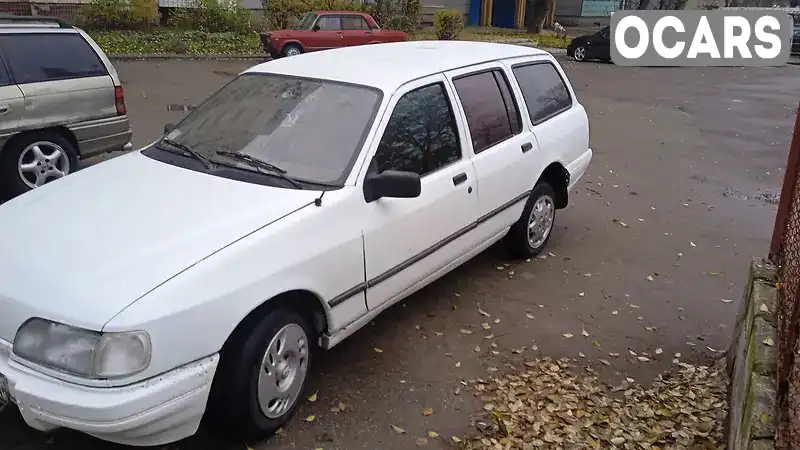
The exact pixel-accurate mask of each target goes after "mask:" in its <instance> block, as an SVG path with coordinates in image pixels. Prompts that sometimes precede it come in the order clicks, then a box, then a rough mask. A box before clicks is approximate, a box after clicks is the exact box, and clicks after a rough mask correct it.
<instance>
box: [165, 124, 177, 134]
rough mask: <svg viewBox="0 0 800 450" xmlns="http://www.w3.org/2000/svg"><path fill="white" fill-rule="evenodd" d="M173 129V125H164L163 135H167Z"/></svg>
mask: <svg viewBox="0 0 800 450" xmlns="http://www.w3.org/2000/svg"><path fill="white" fill-rule="evenodd" d="M174 129H175V124H174V123H168V124H166V125H164V134H169V133H170V132H171V131H172V130H174Z"/></svg>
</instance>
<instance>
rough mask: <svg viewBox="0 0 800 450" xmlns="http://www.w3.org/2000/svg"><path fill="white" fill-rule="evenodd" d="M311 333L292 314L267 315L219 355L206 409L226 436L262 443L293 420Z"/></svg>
mask: <svg viewBox="0 0 800 450" xmlns="http://www.w3.org/2000/svg"><path fill="white" fill-rule="evenodd" d="M315 334H316V333H315V332H314V328H313V327H312V326H311V325H310V324H309V322H308V321H307V320H306V319H305V318H304V317H302V316H301V315H299V314H297V313H296V312H294V311H291V310H286V309H279V310H276V311H273V312H270V313H269V314H267V316H266V317H264V318H263V319H262V320H261V321H260V323H258V324H256V325H255V327H253V328H252V329H251V330H250V331H249V332H248V331H242V332H239V331H237V335H235V336H234V337H233V342H230V343H228V344H227V345H226V348H225V350H223V353H222V356H221V359H220V367H219V369H218V371H217V375H216V376H215V378H214V385H213V387H212V391H211V398H210V400H209V401H210V404H209V408H210V411H209V412H211V414H212V415H213V417H214V419H216V421H217V422H218V423H219V422H221V424H224V426H225V427H226V428H227V432H229V433H232V434H233V435H235V437H238V438H243V439H262V438H265V437H268V436H269V435H271V434H273V433H274V432H275V431H276V430H278V429H279V428H280V427H282V426H284V425H285V424H286V423H287V422H288V421H289V420H291V418H292V417H293V416H294V414H295V412H296V411H297V408H298V407H299V405H300V403H301V400H302V398H303V393H304V391H305V388H306V379H307V376H308V373H309V369H310V367H311V362H312V357H313V353H314V352H315V350H316V342H315Z"/></svg>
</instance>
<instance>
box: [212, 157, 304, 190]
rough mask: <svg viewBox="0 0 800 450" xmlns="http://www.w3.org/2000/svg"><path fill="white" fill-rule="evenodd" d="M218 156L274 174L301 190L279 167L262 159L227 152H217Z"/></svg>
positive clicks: (299, 185) (298, 184)
mask: <svg viewBox="0 0 800 450" xmlns="http://www.w3.org/2000/svg"><path fill="white" fill-rule="evenodd" d="M217 154H218V155H222V156H227V157H229V158H233V159H237V160H239V161H241V162H243V163H245V164H247V165H249V166H250V167H255V168H256V169H266V170H268V171H269V173H272V174H275V175H277V176H278V177H280V178H282V179H284V180H285V181H286V182H287V183H289V184H291V185H292V186H294V187H296V188H297V189H303V185H301V184H300V183H298V182H297V180H295V179H293V178H291V177H289V176H287V175H286V171H285V170H284V169H281V168H280V167H278V166H276V165H275V164H272V163H268V162H266V161H264V160H263V159H259V158H256V157H255V156H252V155H248V154H246V153H238V152H229V151H227V150H218V151H217Z"/></svg>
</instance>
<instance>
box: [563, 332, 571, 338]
mask: <svg viewBox="0 0 800 450" xmlns="http://www.w3.org/2000/svg"><path fill="white" fill-rule="evenodd" d="M562 336H564V337H565V338H567V339H570V338H571V337H572V333H564V334H562Z"/></svg>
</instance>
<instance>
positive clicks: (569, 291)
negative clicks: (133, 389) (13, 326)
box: [0, 61, 800, 450]
mask: <svg viewBox="0 0 800 450" xmlns="http://www.w3.org/2000/svg"><path fill="white" fill-rule="evenodd" d="M249 64H251V63H247V62H241V61H239V62H208V61H205V62H204V61H196V62H192V61H182V62H177V61H175V62H124V63H118V64H117V67H118V69H119V72H120V73H121V75H122V79H123V81H124V83H125V92H126V96H127V102H128V109H129V111H130V116H131V121H132V123H133V126H134V130H135V135H134V143H135V144H137V145H143V144H146V143H148V142H150V141H152V140H153V139H155V138H156V137H157V136H158V135H159V134H160V132H161V130H162V128H163V125H164V123H165V122H168V121H175V120H177V119H178V118H179V117H180V115H181V113H178V112H168V111H167V105H168V104H174V105H184V104H194V103H197V102H199V101H200V100H202V99H203V98H204V97H205V96H206V95H208V94H209V93H210V92H212V91H213V90H214V89H215V88H217V87H219V86H220V85H222V84H223V83H225V82H226V81H227V80H229V79H230V78H231V77H232V76H234V74H236V73H237V72H239V71H240V70H242V69H244V68H245V67H246V66H248V65H249ZM565 66H566V68H567V72H568V73H569V76H570V78H571V80H572V82H573V84H574V85H575V88H576V89H577V92H578V95H579V98H580V100H581V101H582V102H583V103H584V105H585V106H586V108H587V110H588V111H589V115H590V120H591V134H592V137H591V145H592V147H593V148H594V151H595V158H594V161H593V162H592V165H591V167H590V169H589V172H588V174H587V176H586V177H585V178H584V180H582V181H581V183H580V184H579V185H578V186H577V188H576V189H575V191H574V192H572V194H571V203H572V205H571V206H570V208H568V209H567V210H564V211H560V212H559V215H558V218H557V223H556V230H555V232H554V235H553V238H552V240H551V241H550V247H549V251H550V252H551V253H549V254H545V255H544V257H542V258H540V259H536V260H534V261H530V262H524V261H522V262H520V261H511V260H509V259H507V258H506V257H505V256H504V254H503V253H502V252H501V251H499V250H498V249H490V250H488V251H486V252H485V253H484V254H482V255H480V256H478V257H477V258H476V259H474V260H473V261H471V262H470V263H468V264H466V265H465V266H463V267H461V268H459V269H457V270H456V271H454V272H453V273H451V274H449V275H448V276H446V277H445V278H444V279H442V280H440V281H438V282H436V283H434V284H433V285H431V286H430V287H428V288H426V289H424V290H423V291H422V292H420V293H418V294H416V295H414V296H412V297H411V298H409V299H408V300H407V301H405V302H403V303H402V304H398V305H397V306H395V307H393V308H391V309H390V310H388V311H386V312H385V313H384V314H383V315H382V317H379V318H378V319H377V320H376V321H375V322H374V323H373V324H372V325H370V326H367V327H366V329H364V330H362V331H360V332H358V333H357V334H355V335H354V336H353V337H351V338H350V339H348V340H347V341H346V342H344V343H343V344H341V345H340V346H339V347H337V348H335V349H334V350H332V351H331V352H329V353H327V354H325V355H323V356H322V358H320V359H318V362H319V364H318V365H317V366H316V368H315V369H314V374H315V375H314V378H313V380H312V385H313V386H314V389H315V390H316V391H317V392H318V396H317V398H318V399H317V401H316V402H314V403H307V404H305V405H304V406H303V407H302V408H301V410H300V412H299V414H298V418H297V420H295V421H294V422H293V424H292V425H291V426H290V427H288V428H287V429H286V430H284V431H283V433H282V434H281V435H280V436H278V437H276V438H274V439H271V440H269V441H267V442H263V443H251V444H250V446H251V447H253V448H255V449H257V450H273V449H295V448H297V449H315V448H325V449H348V450H349V449H385V450H395V449H396V450H405V449H409V448H415V440H416V438H417V437H420V436H424V434H425V432H426V431H427V430H433V431H436V432H437V433H439V434H440V435H442V436H449V435H459V436H463V435H464V434H465V433H467V432H468V431H470V430H469V423H470V421H469V416H470V413H471V412H472V411H473V410H474V409H475V408H476V407H479V405H478V402H477V399H476V398H475V397H473V396H472V394H470V393H468V392H464V391H461V389H460V388H461V384H460V382H459V381H460V380H464V379H470V378H475V377H479V376H485V375H486V373H487V370H490V369H491V368H497V369H499V370H500V371H504V370H509V365H510V364H513V363H518V362H519V361H521V360H523V358H525V357H533V356H536V355H549V356H554V357H562V356H567V357H573V358H576V359H577V360H579V361H580V363H581V364H584V365H592V366H593V367H596V368H598V369H599V370H600V371H601V374H602V376H603V377H604V378H606V379H607V380H609V381H612V382H618V381H620V380H621V379H622V377H623V376H630V377H633V378H635V379H636V380H637V381H638V382H642V383H649V382H650V381H651V380H652V379H653V377H654V376H655V375H656V374H657V373H659V372H662V371H664V370H667V369H668V368H669V366H670V365H671V360H672V359H673V354H675V353H681V354H682V359H683V360H684V361H687V362H708V361H711V360H712V359H714V358H717V357H719V356H721V354H720V353H718V352H719V351H720V350H722V349H725V348H726V347H727V345H728V342H729V339H730V334H731V329H732V325H733V322H734V317H735V313H736V311H737V309H738V303H739V301H740V298H741V294H742V284H743V280H744V277H745V274H746V270H747V267H748V264H749V261H750V258H751V257H753V256H762V255H764V254H766V252H767V246H768V238H769V236H770V233H771V230H772V223H773V220H774V214H775V209H776V206H775V200H776V197H777V193H778V191H779V188H780V183H781V180H782V177H783V167H784V165H785V163H786V155H787V150H788V147H789V141H790V133H791V129H792V125H793V120H794V119H793V118H794V110H795V108H796V106H797V93H798V92H800V67H797V66H787V67H782V68H771V69H768V68H747V69H741V68H704V69H700V68H694V69H692V68H661V69H655V68H653V69H647V68H623V67H616V66H613V65H608V64H593V63H584V64H580V65H576V64H573V63H570V62H565ZM76 201H79V200H78V199H76ZM623 224H624V225H623ZM132 276H135V275H132ZM87 282H91V280H87ZM722 299H730V300H733V302H731V303H726V302H723V301H722ZM478 307H480V308H481V309H482V310H484V311H486V312H488V313H489V314H491V316H492V317H491V319H487V318H486V317H484V316H482V315H480V314H479V313H478ZM526 313H528V314H529V315H531V316H533V317H534V318H532V319H531V318H527V317H526ZM496 319H499V322H497V323H494V322H495V321H496ZM487 321H491V322H492V323H491V327H492V328H491V330H489V331H485V332H484V331H483V330H481V324H482V323H483V322H487ZM460 329H472V330H475V333H473V334H471V335H465V334H462V333H461V332H459V330H460ZM582 330H586V331H587V332H588V333H589V337H584V336H582ZM489 333H492V334H493V335H494V339H491V340H488V339H485V338H484V336H485V335H486V334H489ZM565 333H570V334H573V335H574V337H573V338H571V339H567V338H565V337H563V336H562V335H563V334H565ZM191 338H192V336H191V332H190V330H187V335H186V339H191ZM492 342H494V343H496V347H491V343H492ZM597 345H599V347H600V348H597ZM476 346H479V347H480V351H477V352H476ZM374 348H380V349H382V350H383V352H382V353H378V352H376V351H374ZM655 348H663V354H662V355H660V356H655V357H654V360H653V361H650V362H639V361H637V360H636V359H634V358H631V357H629V356H628V350H634V351H637V352H640V351H649V352H651V355H652V354H653V353H652V352H653V350H654V349H655ZM514 349H517V350H521V352H520V353H514V352H513V350H514ZM492 350H494V351H496V352H497V354H494V353H492ZM579 353H582V354H584V355H585V358H582V357H580V356H579ZM609 353H612V354H617V353H618V354H620V355H621V356H616V357H613V356H609ZM601 358H603V359H607V360H608V361H610V366H604V365H601V364H599V362H598V360H599V359H601ZM459 362H460V364H457V363H459ZM339 402H342V403H344V404H345V405H346V409H345V411H344V412H336V413H334V412H331V411H330V408H331V407H332V406H334V405H337V404H339ZM425 408H433V410H434V413H433V414H432V415H430V416H424V415H423V414H422V411H423V409H425ZM309 415H315V416H316V420H314V421H313V422H310V423H309V422H303V421H301V420H300V419H301V418H304V417H307V416H309ZM391 425H396V426H399V427H402V428H404V429H405V430H406V431H407V433H406V434H404V435H398V434H397V433H395V432H393V431H392V429H391ZM449 445H450V444H449V443H448V442H446V441H443V440H433V439H432V440H431V441H430V443H429V444H427V446H426V448H449ZM0 448H2V449H3V450H16V449H19V450H39V449H49V450H66V449H85V450H90V449H103V450H105V449H112V448H114V449H116V448H122V447H121V446H114V445H110V444H106V443H103V442H100V441H98V440H95V439H93V438H90V437H88V436H84V435H81V434H78V433H74V432H69V431H59V432H57V433H55V434H52V435H44V434H39V433H36V432H34V431H32V430H30V429H28V428H27V427H26V426H25V425H24V423H23V422H22V421H21V419H19V417H18V416H17V414H16V413H15V412H12V411H10V410H7V411H6V412H4V413H2V415H0ZM168 448H170V449H191V450H206V449H207V450H211V449H214V450H228V449H240V450H244V449H245V444H244V443H229V442H225V441H223V440H220V438H217V437H215V436H214V435H212V434H210V433H208V432H206V431H201V433H200V434H198V436H196V437H194V438H191V439H189V440H187V441H184V442H181V443H177V444H173V445H170V446H168Z"/></svg>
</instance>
